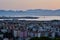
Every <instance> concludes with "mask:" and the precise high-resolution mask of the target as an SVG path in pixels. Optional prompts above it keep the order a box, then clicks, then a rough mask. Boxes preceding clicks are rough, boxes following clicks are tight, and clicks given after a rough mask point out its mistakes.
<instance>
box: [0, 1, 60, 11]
mask: <svg viewBox="0 0 60 40" xmlns="http://www.w3.org/2000/svg"><path fill="white" fill-rule="evenodd" d="M28 9H60V0H0V10H28Z"/></svg>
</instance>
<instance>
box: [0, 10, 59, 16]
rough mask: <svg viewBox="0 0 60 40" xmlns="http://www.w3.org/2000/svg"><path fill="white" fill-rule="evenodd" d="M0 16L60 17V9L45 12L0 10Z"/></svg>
mask: <svg viewBox="0 0 60 40" xmlns="http://www.w3.org/2000/svg"><path fill="white" fill-rule="evenodd" d="M0 16H60V9H58V10H44V9H33V10H32V9H31V10H26V11H23V10H18V11H17V10H16V11H14V10H0Z"/></svg>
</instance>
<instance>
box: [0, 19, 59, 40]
mask: <svg viewBox="0 0 60 40" xmlns="http://www.w3.org/2000/svg"><path fill="white" fill-rule="evenodd" d="M41 36H46V37H51V38H54V37H57V36H58V37H60V21H59V20H52V21H26V20H3V21H1V20H0V39H1V38H3V39H4V40H29V39H30V38H32V37H41Z"/></svg>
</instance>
